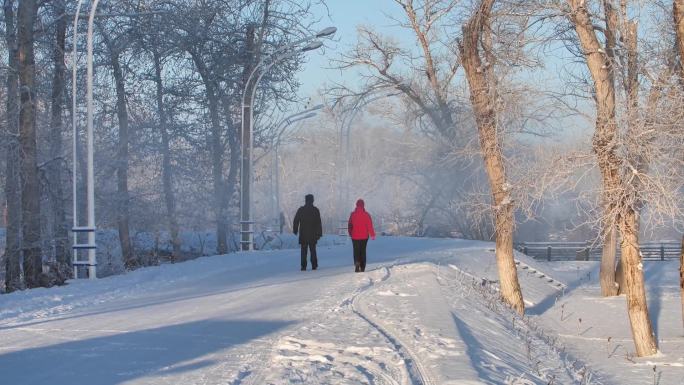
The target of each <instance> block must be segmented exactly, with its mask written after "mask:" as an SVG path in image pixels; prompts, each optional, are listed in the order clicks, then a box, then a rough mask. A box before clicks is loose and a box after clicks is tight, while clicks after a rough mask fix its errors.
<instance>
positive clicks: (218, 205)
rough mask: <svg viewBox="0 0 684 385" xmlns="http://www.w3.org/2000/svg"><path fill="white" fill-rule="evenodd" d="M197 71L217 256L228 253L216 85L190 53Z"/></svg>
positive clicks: (225, 199)
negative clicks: (204, 107) (205, 116)
mask: <svg viewBox="0 0 684 385" xmlns="http://www.w3.org/2000/svg"><path fill="white" fill-rule="evenodd" d="M190 55H191V56H192V59H193V61H194V62H195V65H196V66H197V71H198V72H199V74H200V77H201V78H202V82H203V83H204V88H205V92H206V96H207V102H208V105H209V120H210V122H211V128H210V129H211V132H210V138H209V139H210V140H209V141H210V146H211V169H212V176H213V179H214V209H215V210H216V240H217V250H216V252H217V253H218V254H226V253H228V239H227V228H228V226H227V223H226V219H227V215H228V203H227V202H228V199H227V197H226V189H225V184H224V182H223V143H222V142H221V122H220V119H219V100H218V99H219V96H218V94H217V92H218V85H217V84H216V82H214V80H213V79H212V78H211V74H210V73H209V69H208V68H207V66H206V65H205V63H204V62H203V61H202V58H201V57H200V56H199V54H198V53H197V52H190Z"/></svg>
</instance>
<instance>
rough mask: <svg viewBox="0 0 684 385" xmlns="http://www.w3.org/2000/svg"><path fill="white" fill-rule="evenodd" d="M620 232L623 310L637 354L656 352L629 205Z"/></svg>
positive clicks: (636, 229)
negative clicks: (622, 266)
mask: <svg viewBox="0 0 684 385" xmlns="http://www.w3.org/2000/svg"><path fill="white" fill-rule="evenodd" d="M620 232H621V233H622V243H621V250H622V260H623V263H624V266H625V285H626V287H625V289H626V290H625V291H626V293H627V313H628V314H629V321H630V324H631V326H632V338H633V339H634V345H635V347H636V353H637V356H639V357H644V356H650V355H653V354H656V353H657V352H658V345H657V343H656V338H655V334H654V333H653V326H652V325H651V319H650V318H649V316H648V306H647V304H646V290H645V288H644V286H645V285H644V272H643V264H642V261H641V255H640V253H639V219H638V217H637V213H636V212H635V211H634V210H632V209H627V212H626V213H625V215H624V216H623V217H621V220H620Z"/></svg>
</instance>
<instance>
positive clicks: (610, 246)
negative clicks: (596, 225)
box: [599, 223, 619, 297]
mask: <svg viewBox="0 0 684 385" xmlns="http://www.w3.org/2000/svg"><path fill="white" fill-rule="evenodd" d="M603 229H604V231H605V234H604V236H603V249H602V251H601V268H600V270H599V278H600V281H601V295H602V296H604V297H610V296H615V295H617V294H618V290H619V285H618V283H617V282H616V280H615V277H616V269H615V260H616V258H617V228H616V227H615V225H613V224H607V223H605V224H603Z"/></svg>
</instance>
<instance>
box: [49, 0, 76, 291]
mask: <svg viewBox="0 0 684 385" xmlns="http://www.w3.org/2000/svg"><path fill="white" fill-rule="evenodd" d="M53 7H54V15H55V21H56V22H55V42H54V47H53V48H52V49H53V51H52V60H53V65H54V70H53V71H54V72H53V77H52V95H51V100H50V104H51V114H50V162H49V164H48V178H49V184H50V187H49V190H50V198H51V201H52V203H51V208H52V228H53V229H52V232H53V237H54V242H55V254H56V259H57V272H56V273H57V275H58V277H56V278H57V279H58V281H63V280H64V279H66V278H67V277H69V276H70V275H71V269H70V266H71V253H70V248H69V234H68V230H67V229H68V227H67V219H66V210H65V206H64V188H63V184H62V169H63V165H64V159H63V154H62V142H63V140H62V134H63V132H62V131H63V124H62V121H63V120H62V112H63V106H64V100H65V92H64V91H65V75H66V68H65V65H64V51H65V42H66V30H67V21H68V20H67V18H66V4H65V2H64V1H63V0H55V1H54V2H53Z"/></svg>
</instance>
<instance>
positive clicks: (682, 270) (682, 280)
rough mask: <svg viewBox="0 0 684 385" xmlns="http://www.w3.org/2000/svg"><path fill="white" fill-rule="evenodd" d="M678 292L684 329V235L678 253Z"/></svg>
mask: <svg viewBox="0 0 684 385" xmlns="http://www.w3.org/2000/svg"><path fill="white" fill-rule="evenodd" d="M679 292H680V298H681V302H682V327H684V235H682V249H681V251H680V252H679Z"/></svg>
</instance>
